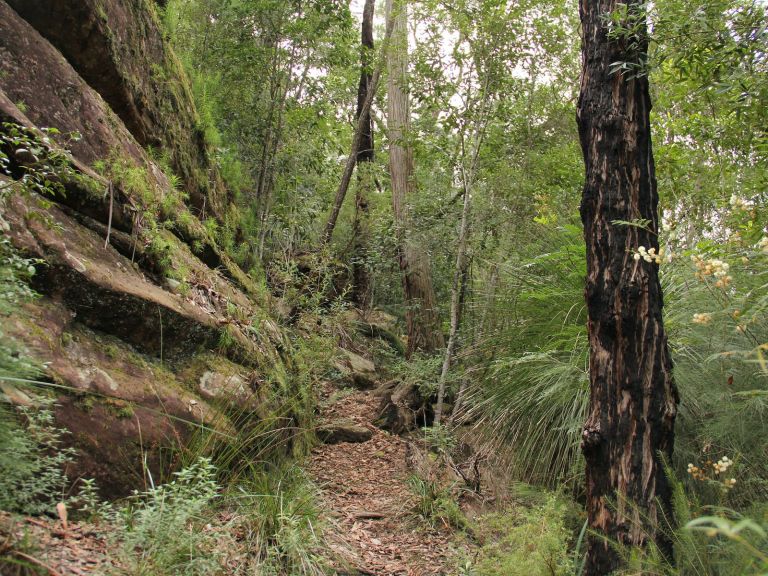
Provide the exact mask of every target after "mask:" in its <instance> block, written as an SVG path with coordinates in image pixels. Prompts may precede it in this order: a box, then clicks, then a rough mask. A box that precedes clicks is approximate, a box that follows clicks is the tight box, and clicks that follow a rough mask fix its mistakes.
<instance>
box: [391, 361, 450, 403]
mask: <svg viewBox="0 0 768 576" xmlns="http://www.w3.org/2000/svg"><path fill="white" fill-rule="evenodd" d="M442 365H443V358H442V356H441V355H439V354H435V355H431V356H427V355H424V354H421V353H417V354H414V355H413V356H412V357H411V358H410V360H407V361H406V360H403V359H398V361H397V362H396V363H395V364H393V366H392V372H393V375H394V376H395V377H396V378H398V379H400V380H402V381H403V382H408V383H409V384H413V385H415V386H416V387H417V388H418V389H419V393H420V394H421V396H422V397H424V398H429V397H430V396H432V395H433V394H436V393H437V384H438V380H439V377H440V369H441V367H442ZM454 379H455V376H454V377H452V381H453V380H454Z"/></svg>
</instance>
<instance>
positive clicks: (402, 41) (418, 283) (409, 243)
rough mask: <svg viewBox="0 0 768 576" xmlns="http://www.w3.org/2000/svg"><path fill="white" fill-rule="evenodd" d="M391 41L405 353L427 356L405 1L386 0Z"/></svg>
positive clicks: (431, 326)
mask: <svg viewBox="0 0 768 576" xmlns="http://www.w3.org/2000/svg"><path fill="white" fill-rule="evenodd" d="M387 21H391V22H392V24H393V27H392V38H391V44H390V46H389V50H388V56H387V74H388V77H387V128H388V137H389V171H390V178H391V185H392V212H393V214H394V222H395V229H396V230H395V233H396V236H397V250H398V262H399V265H400V271H401V275H402V282H403V295H404V301H405V318H406V324H407V329H408V349H407V355H408V356H409V357H410V356H411V355H412V354H413V353H414V352H415V351H417V350H418V351H422V352H425V353H432V352H435V351H436V350H439V349H440V348H442V347H443V345H444V339H443V334H442V331H441V328H440V321H439V318H438V313H437V305H436V302H435V293H434V288H433V286H432V274H431V271H430V262H429V256H428V254H427V253H426V252H425V251H424V250H423V247H420V246H418V245H417V244H416V243H415V242H414V238H413V236H412V235H411V234H410V233H411V230H410V225H409V208H408V202H409V201H410V200H411V198H412V197H413V196H414V195H415V194H416V188H417V186H416V178H415V173H414V165H413V148H412V143H411V139H412V138H413V133H412V131H411V118H410V114H411V112H410V103H409V96H408V2H407V0H387Z"/></svg>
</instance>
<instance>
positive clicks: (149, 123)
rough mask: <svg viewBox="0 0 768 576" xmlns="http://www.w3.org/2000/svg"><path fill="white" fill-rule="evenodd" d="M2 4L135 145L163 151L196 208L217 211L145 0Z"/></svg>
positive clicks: (193, 120) (195, 133) (197, 125)
mask: <svg viewBox="0 0 768 576" xmlns="http://www.w3.org/2000/svg"><path fill="white" fill-rule="evenodd" d="M9 4H10V5H11V7H12V8H13V9H14V10H16V12H18V14H19V15H20V16H21V17H22V18H24V19H25V20H27V22H29V23H30V24H31V26H32V27H34V28H35V29H36V30H37V31H38V32H39V33H40V34H41V35H42V36H44V37H45V38H46V39H47V40H48V41H49V42H50V43H51V44H52V45H53V46H54V47H55V48H56V49H58V51H59V52H60V53H61V54H62V55H63V56H64V58H66V60H67V61H68V62H69V64H70V65H71V66H72V67H73V69H74V70H75V71H76V72H77V73H78V74H79V76H81V77H82V78H83V80H85V82H86V83H87V84H88V85H90V86H91V87H92V88H93V89H94V90H95V91H96V92H98V93H99V94H100V95H101V96H102V98H103V99H104V100H105V101H106V103H107V104H108V105H109V107H110V108H111V109H112V110H113V111H114V112H115V113H116V114H117V116H119V117H120V119H121V120H122V121H123V123H124V124H125V126H126V127H127V129H128V130H129V131H130V132H131V134H132V135H133V136H134V138H135V139H136V140H137V141H138V143H139V144H140V145H141V146H143V147H147V146H152V147H154V148H156V149H162V150H165V151H166V152H167V153H168V154H169V157H170V162H171V166H172V167H173V170H174V172H175V173H176V174H177V175H178V176H179V177H181V179H182V181H183V183H184V188H185V190H186V191H187V192H188V193H189V195H190V199H191V201H192V204H193V206H194V207H195V208H196V211H197V212H198V213H199V214H201V215H202V214H203V213H207V214H208V215H210V214H215V215H222V214H223V213H224V210H225V207H226V202H227V198H226V190H225V188H224V186H223V185H222V182H221V180H220V178H219V177H218V172H217V170H216V169H215V166H214V165H213V164H212V162H211V159H210V157H209V152H208V148H207V146H206V143H205V137H204V133H203V130H202V124H201V122H200V119H199V117H198V114H197V112H196V111H195V107H194V104H193V101H192V97H191V94H190V92H189V88H188V84H187V81H186V78H185V74H184V72H183V70H182V69H181V67H180V64H179V63H178V61H177V60H176V59H175V57H174V56H173V54H172V52H171V51H170V49H169V48H168V46H167V45H166V42H165V40H164V38H163V33H162V30H161V26H160V25H159V22H158V20H157V18H158V16H157V14H156V9H155V7H154V6H153V4H152V2H151V0H131V1H126V0H57V1H56V2H50V1H48V0H9ZM51 125H55V124H51Z"/></svg>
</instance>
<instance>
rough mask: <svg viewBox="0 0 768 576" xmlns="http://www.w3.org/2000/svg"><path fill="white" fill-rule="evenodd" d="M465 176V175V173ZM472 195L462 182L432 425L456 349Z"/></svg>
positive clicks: (440, 411) (437, 423)
mask: <svg viewBox="0 0 768 576" xmlns="http://www.w3.org/2000/svg"><path fill="white" fill-rule="evenodd" d="M465 178H466V175H465ZM471 198H472V195H471V194H470V193H469V186H467V183H466V182H465V184H464V206H463V208H462V210H461V226H460V228H459V242H458V246H457V247H456V269H455V270H454V271H453V284H452V285H451V329H450V331H449V332H448V346H446V348H445V355H444V356H443V367H442V370H441V371H440V380H439V382H438V386H437V404H436V405H435V420H434V424H433V425H434V426H435V427H437V426H440V421H441V420H442V416H443V402H444V400H445V384H446V381H447V380H448V371H449V370H450V369H451V360H452V359H453V353H454V350H455V349H456V339H457V337H458V334H459V322H460V319H461V305H462V293H463V292H464V279H465V278H466V272H467V238H468V237H469V211H470V208H471V206H472V204H471Z"/></svg>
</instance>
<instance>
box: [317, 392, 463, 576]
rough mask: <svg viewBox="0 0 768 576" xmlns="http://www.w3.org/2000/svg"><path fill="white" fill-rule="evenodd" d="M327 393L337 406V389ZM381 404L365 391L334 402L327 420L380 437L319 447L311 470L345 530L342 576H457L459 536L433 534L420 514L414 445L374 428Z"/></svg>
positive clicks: (327, 407) (325, 411)
mask: <svg viewBox="0 0 768 576" xmlns="http://www.w3.org/2000/svg"><path fill="white" fill-rule="evenodd" d="M323 392H326V394H324V397H325V398H331V399H333V392H334V389H333V387H332V385H330V384H329V385H328V389H327V390H324V391H323ZM337 396H339V394H338V393H337ZM378 403H379V399H378V398H377V397H376V396H374V394H373V393H372V392H360V391H357V392H354V393H351V394H349V395H345V396H343V397H341V398H340V399H338V400H336V401H331V402H326V403H325V405H324V406H323V408H322V417H323V418H324V419H325V420H327V421H334V420H337V419H340V418H344V419H351V420H354V421H355V422H356V423H358V424H360V425H362V426H365V427H366V428H368V429H369V430H371V431H372V432H373V436H372V438H371V439H370V440H368V441H367V442H363V443H354V444H353V443H347V442H342V443H339V444H330V445H322V446H319V447H318V448H316V449H315V450H313V453H312V456H311V458H310V461H309V462H308V470H309V472H310V474H311V475H312V477H313V478H314V480H315V481H316V482H317V484H318V485H319V486H320V488H321V492H322V498H323V504H324V506H325V507H326V508H327V509H328V510H329V512H330V513H331V514H332V515H333V516H334V517H335V521H336V523H338V525H339V528H340V530H339V533H338V535H337V539H339V540H340V541H338V542H336V543H334V545H333V546H334V548H336V552H338V553H339V554H340V555H341V556H342V557H343V558H345V559H346V561H347V562H348V563H349V564H350V565H351V566H352V569H350V570H349V571H347V572H344V571H343V570H342V569H341V568H339V574H355V575H359V574H366V575H375V576H390V575H392V576H395V575H397V576H427V575H441V574H442V575H448V574H452V573H453V570H452V569H451V566H453V565H454V562H453V559H454V558H455V557H456V555H457V554H458V552H459V551H458V549H457V547H456V545H455V544H454V543H453V542H452V538H451V532H450V530H448V529H445V530H442V531H440V530H431V529H429V527H428V526H426V523H425V522H424V521H423V520H421V519H419V518H418V517H417V516H416V515H415V514H414V512H413V509H414V506H415V504H416V496H415V495H414V494H413V493H412V492H411V491H410V490H409V489H408V486H407V483H406V480H407V478H408V476H409V474H410V472H409V469H408V464H407V457H406V455H407V451H408V448H407V445H408V442H407V441H406V440H404V439H402V438H400V437H399V436H395V435H392V434H389V433H388V432H385V431H383V430H380V429H379V428H377V427H376V426H375V425H374V424H373V420H374V419H375V414H376V408H377V406H378Z"/></svg>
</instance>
